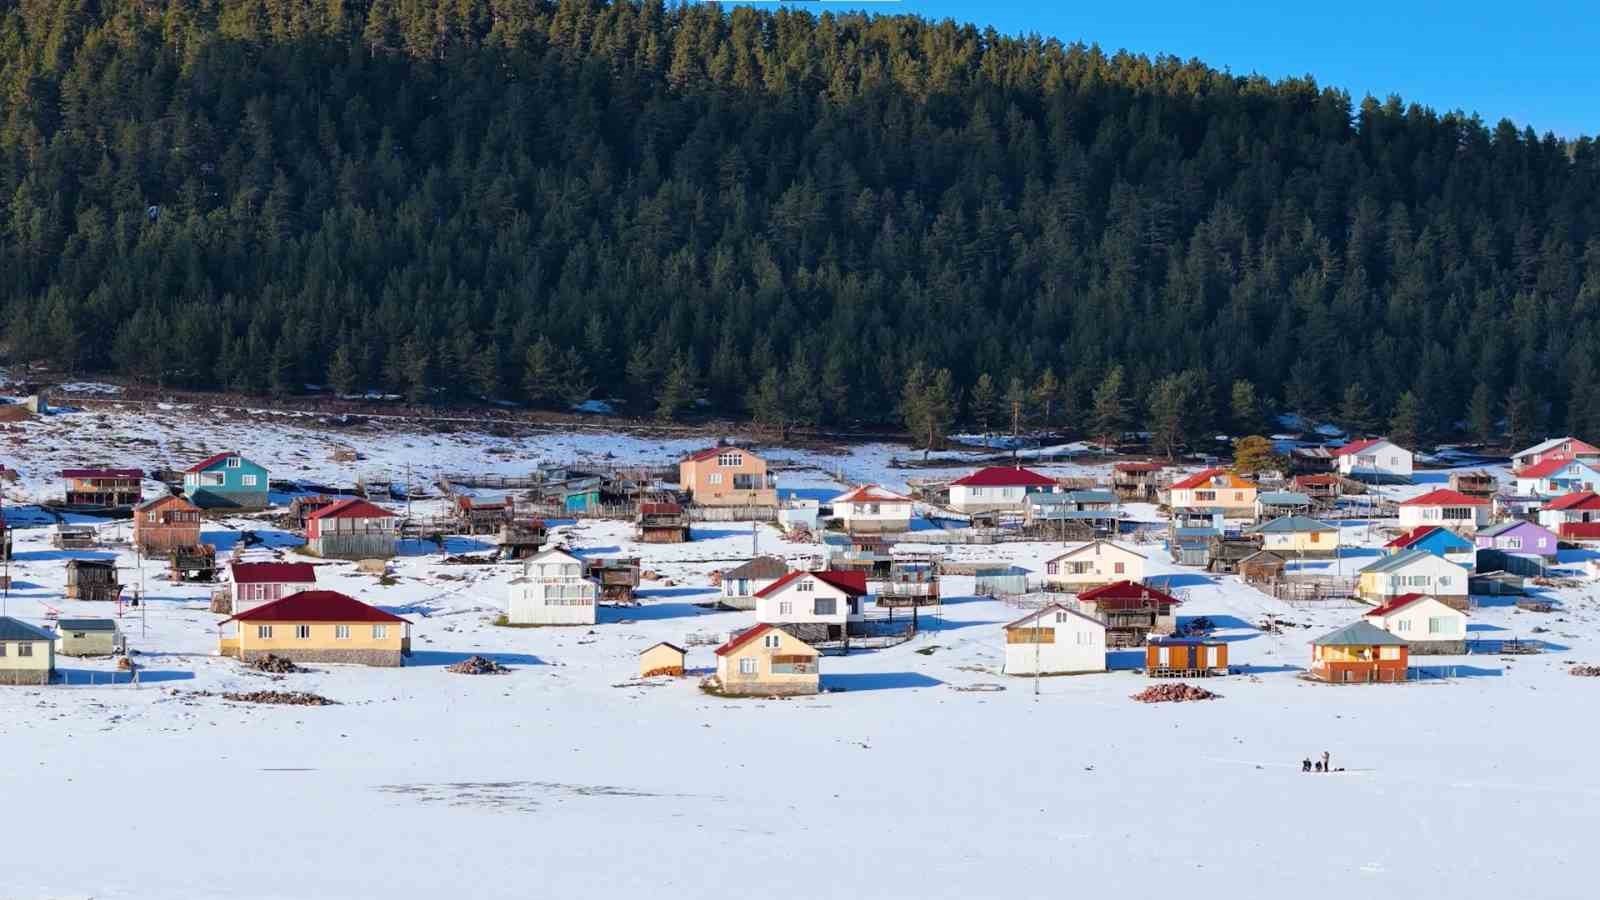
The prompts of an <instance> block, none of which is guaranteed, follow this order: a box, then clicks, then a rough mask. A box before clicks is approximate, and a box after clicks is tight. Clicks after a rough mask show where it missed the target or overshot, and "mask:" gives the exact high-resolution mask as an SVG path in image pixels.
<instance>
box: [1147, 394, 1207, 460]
mask: <svg viewBox="0 0 1600 900" xmlns="http://www.w3.org/2000/svg"><path fill="white" fill-rule="evenodd" d="M1194 394H1195V387H1194V379H1193V378H1192V377H1190V376H1189V375H1187V374H1183V375H1168V376H1167V377H1165V378H1163V379H1161V380H1160V381H1157V382H1156V383H1155V384H1154V385H1153V386H1151V388H1150V398H1149V401H1148V404H1147V406H1148V410H1149V411H1148V413H1147V416H1146V424H1147V426H1148V427H1149V429H1150V433H1151V442H1152V443H1153V444H1154V446H1155V447H1156V448H1157V449H1159V450H1161V451H1163V452H1164V453H1165V455H1166V457H1167V458H1168V459H1174V458H1176V457H1177V453H1178V448H1179V447H1181V446H1183V444H1184V443H1185V442H1186V441H1187V440H1188V439H1189V437H1190V432H1191V429H1192V425H1193V416H1192V410H1193V407H1194V403H1195V398H1194Z"/></svg>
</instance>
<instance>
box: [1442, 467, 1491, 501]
mask: <svg viewBox="0 0 1600 900" xmlns="http://www.w3.org/2000/svg"><path fill="white" fill-rule="evenodd" d="M1499 489H1500V486H1499V484H1498V482H1496V481H1495V477H1494V476H1493V475H1491V474H1490V473H1488V472H1485V471H1484V470H1482V469H1473V470H1472V471H1470V472H1451V473H1450V490H1452V491H1460V492H1461V493H1463V494H1466V495H1467V496H1469V497H1493V496H1494V495H1495V494H1496V493H1497V492H1498V491H1499Z"/></svg>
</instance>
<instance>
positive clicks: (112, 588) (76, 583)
mask: <svg viewBox="0 0 1600 900" xmlns="http://www.w3.org/2000/svg"><path fill="white" fill-rule="evenodd" d="M63 594H64V596H65V597H66V598H67V599H68V600H93V601H110V600H116V599H117V598H118V597H119V596H121V595H122V585H121V584H120V583H119V582H118V581H117V564H116V563H114V562H112V561H110V560H101V559H69V560H67V588H66V590H65V591H64V592H63Z"/></svg>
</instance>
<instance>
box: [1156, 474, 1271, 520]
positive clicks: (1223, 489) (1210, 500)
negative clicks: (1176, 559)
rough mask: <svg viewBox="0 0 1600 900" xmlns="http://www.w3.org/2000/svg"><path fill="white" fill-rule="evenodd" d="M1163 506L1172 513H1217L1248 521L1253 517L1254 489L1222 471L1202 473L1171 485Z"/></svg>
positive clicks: (1244, 481)
mask: <svg viewBox="0 0 1600 900" xmlns="http://www.w3.org/2000/svg"><path fill="white" fill-rule="evenodd" d="M1167 506H1168V508H1170V509H1172V510H1174V511H1176V510H1180V509H1212V508H1214V509H1221V510H1223V512H1224V513H1226V514H1227V515H1228V516H1229V517H1230V518H1240V519H1242V518H1248V517H1250V516H1252V515H1254V514H1255V508H1256V486H1255V484H1254V483H1253V482H1251V481H1250V480H1249V479H1247V478H1244V477H1241V476H1239V475H1236V474H1234V473H1232V472H1229V471H1227V470H1226V469H1206V470H1204V471H1201V472H1196V473H1194V474H1193V475H1190V476H1188V477H1187V478H1183V479H1180V480H1178V481H1174V482H1173V483H1172V488H1171V489H1170V490H1169V491H1168V492H1167Z"/></svg>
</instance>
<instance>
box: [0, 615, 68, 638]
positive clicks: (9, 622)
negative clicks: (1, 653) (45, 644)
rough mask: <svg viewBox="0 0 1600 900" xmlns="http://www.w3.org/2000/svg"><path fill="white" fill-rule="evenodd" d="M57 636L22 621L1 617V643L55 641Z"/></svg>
mask: <svg viewBox="0 0 1600 900" xmlns="http://www.w3.org/2000/svg"><path fill="white" fill-rule="evenodd" d="M55 639H56V636H55V635H53V634H51V633H50V632H48V631H45V630H44V629H43V628H38V627H36V626H33V625H29V624H28V623H27V622H24V621H22V620H21V619H13V618H11V617H10V616H0V641H53V640H55Z"/></svg>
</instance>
